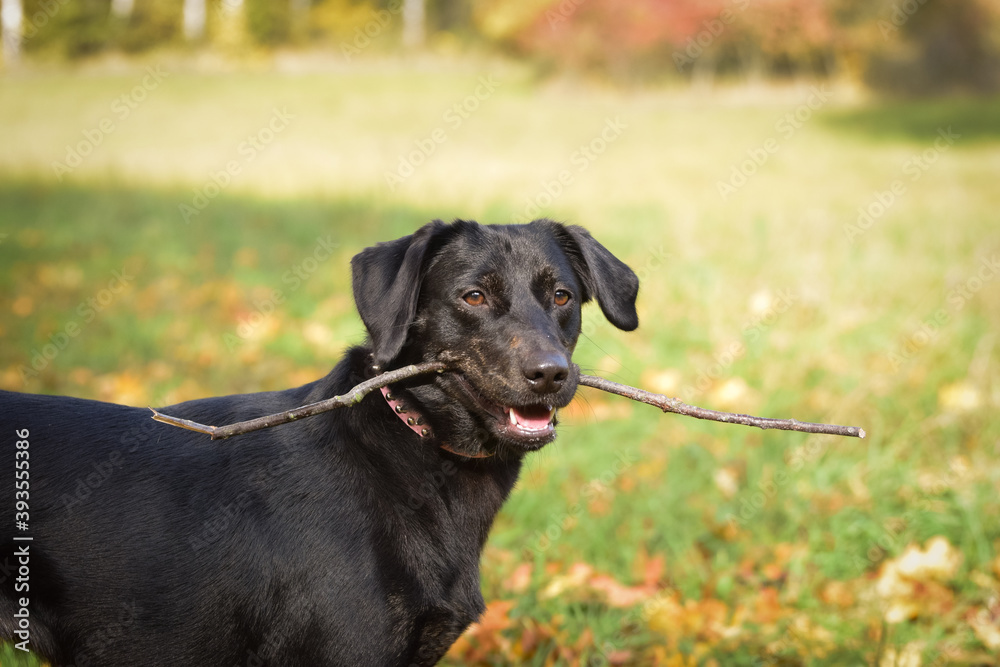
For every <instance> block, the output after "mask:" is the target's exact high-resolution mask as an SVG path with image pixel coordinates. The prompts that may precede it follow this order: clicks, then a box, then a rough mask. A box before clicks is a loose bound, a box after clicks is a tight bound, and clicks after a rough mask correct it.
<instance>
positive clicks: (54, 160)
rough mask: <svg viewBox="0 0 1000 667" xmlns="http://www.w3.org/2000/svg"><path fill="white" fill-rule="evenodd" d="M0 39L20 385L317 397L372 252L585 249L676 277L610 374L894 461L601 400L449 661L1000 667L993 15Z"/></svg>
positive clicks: (145, 30)
mask: <svg viewBox="0 0 1000 667" xmlns="http://www.w3.org/2000/svg"><path fill="white" fill-rule="evenodd" d="M0 16H2V25H3V61H2V63H3V65H2V71H0V339H2V341H3V342H2V344H0V388H3V389H9V390H15V391H29V392H38V393H57V394H69V395H74V396H81V397H88V398H96V399H101V400H110V401H117V402H122V403H127V404H132V405H139V406H145V405H166V404H170V403H174V402H178V401H183V400H188V399H193V398H199V397H204V396H211V395H220V394H227V393H237V392H247V391H260V390H270V389H281V388H286V387H291V386H295V385H298V384H302V383H305V382H308V381H311V380H313V379H315V378H317V377H320V376H321V375H324V374H325V373H326V372H328V370H329V369H330V368H331V367H332V366H333V365H334V364H335V363H336V361H337V360H338V358H339V357H340V355H341V353H342V351H343V350H344V348H345V347H347V346H349V345H352V344H357V343H360V342H362V341H363V339H364V330H363V327H362V325H361V323H360V321H359V319H358V318H357V315H356V314H355V312H354V309H353V303H352V299H351V292H350V284H349V273H348V262H349V260H350V258H351V257H352V256H353V255H354V254H356V253H357V252H359V251H360V250H361V249H362V248H364V247H366V246H368V245H371V244H374V243H376V242H378V241H384V240H389V239H393V238H397V237H399V236H402V235H405V234H408V233H410V232H412V231H413V230H414V229H416V228H417V227H418V226H420V225H421V224H424V223H425V222H427V221H429V220H431V219H434V218H441V219H445V220H450V219H453V218H456V217H462V218H472V219H476V220H479V221H481V222H489V223H509V222H524V221H528V220H530V219H533V218H536V217H543V216H548V217H552V218H554V219H558V220H562V221H566V222H571V223H575V224H581V225H584V226H586V227H587V228H589V229H590V230H591V231H592V232H593V233H594V235H595V236H596V237H597V238H598V239H599V240H600V241H601V242H602V243H604V244H605V245H606V246H607V247H608V248H609V249H611V250H612V251H613V252H614V253H615V254H617V255H618V256H619V257H620V258H622V259H623V260H624V261H626V262H627V263H629V264H630V265H631V266H632V267H633V268H634V269H635V270H636V271H637V273H639V275H640V278H641V281H642V289H641V291H640V298H639V302H640V303H639V308H640V318H641V326H640V329H639V330H638V331H636V332H634V333H629V334H625V333H623V332H620V331H617V330H615V329H614V327H612V326H611V325H609V324H608V323H606V322H605V321H604V320H603V319H602V318H601V317H600V313H599V311H598V312H595V309H593V308H592V307H591V308H587V309H586V310H587V313H586V318H585V326H584V335H583V337H582V338H581V342H580V344H579V347H578V350H577V353H576V356H575V360H576V361H577V362H579V363H580V364H581V366H582V367H583V368H584V369H585V370H586V371H588V372H592V373H596V374H599V375H603V376H605V377H609V378H612V379H615V380H618V381H622V382H627V383H631V384H634V385H638V386H642V387H645V388H648V389H651V390H655V391H659V392H664V393H667V394H671V395H674V396H677V397H679V398H681V399H682V400H684V401H687V402H689V403H694V404H697V405H702V406H704V407H711V408H717V409H723V410H732V411H737V412H749V413H753V414H759V415H762V416H772V417H794V418H796V419H800V420H806V421H824V422H833V423H842V424H851V425H859V426H863V427H864V428H865V429H866V430H867V432H868V434H869V436H868V438H866V439H864V440H851V439H845V438H829V437H809V436H806V435H803V434H792V433H784V432H761V431H757V430H751V429H749V428H742V427H735V426H728V425H724V424H715V423H701V422H696V421H694V420H690V419H686V418H682V417H677V416H671V415H662V414H660V413H658V412H657V411H656V410H655V409H653V408H650V407H648V406H642V405H637V404H632V403H630V402H628V401H626V400H624V399H618V398H616V397H612V396H610V395H606V394H601V393H598V392H594V391H592V390H589V389H581V390H580V392H579V393H578V396H577V399H576V400H575V401H574V403H573V404H572V405H571V406H570V407H569V408H567V409H566V410H564V411H563V413H562V426H561V427H560V437H559V439H558V440H557V441H556V443H554V444H553V445H550V446H548V447H547V448H545V449H544V450H543V451H542V452H540V453H538V454H536V455H533V456H532V457H531V458H530V459H529V461H528V463H527V465H526V468H525V472H524V474H523V476H522V479H521V481H520V483H519V486H518V488H517V490H516V491H515V493H514V494H513V496H512V498H511V500H510V501H509V502H508V504H507V505H506V506H505V508H504V510H503V512H502V513H501V515H500V517H499V518H498V521H497V524H496V526H495V529H494V531H493V533H492V535H491V539H490V542H489V544H488V546H487V549H486V552H485V555H484V560H483V567H482V572H483V589H484V595H485V597H486V599H487V601H488V603H489V610H488V612H487V615H486V617H485V618H484V620H483V622H482V623H481V624H480V625H478V626H474V627H473V628H472V629H471V630H470V631H469V632H468V633H467V634H466V635H465V636H464V637H463V638H462V639H461V640H460V641H459V643H458V644H457V645H456V646H455V647H454V648H453V649H452V651H451V653H450V654H449V658H448V659H447V661H446V663H447V664H452V665H512V664H525V665H671V666H674V665H676V666H688V665H848V664H850V665H857V664H863V665H876V666H878V667H889V666H900V667H917V666H920V665H950V664H962V665H997V664H1000V662H998V658H997V655H998V654H1000V521H998V516H1000V463H998V458H1000V420H998V419H997V418H996V414H997V411H998V408H1000V371H998V350H997V333H998V331H1000V225H998V224H997V220H998V214H997V211H998V210H1000V188H998V187H997V184H998V182H1000V97H998V94H997V93H998V87H1000V3H998V2H997V1H996V0H869V1H863V0H827V1H824V0H718V1H716V0H706V1H700V2H696V1H694V0H636V1H634V2H629V3H613V2H611V1H610V0H561V1H552V0H525V1H522V2H513V1H512V0H406V1H405V2H398V1H396V0H391V1H389V2H376V1H366V0H289V1H288V2H265V1H264V0H222V1H221V2H220V1H217V0H184V1H183V2H180V1H176V0H175V1H168V0H110V1H109V0H19V1H16V2H12V1H11V0H3V2H2V12H0ZM991 415H993V416H992V417H991ZM211 519H212V517H209V516H206V521H207V522H208V521H211ZM206 525H208V524H207V523H206ZM193 557H194V556H193ZM0 576H2V577H6V576H7V574H6V573H2V572H0ZM121 630H122V628H119V627H117V626H116V627H109V629H108V632H117V631H121ZM98 639H99V638H98ZM95 641H96V640H95ZM0 664H3V665H8V664H25V659H24V658H23V656H21V655H20V654H15V652H14V651H13V650H12V649H11V648H10V647H9V646H7V647H2V648H0ZM27 664H36V663H33V662H28V663H27Z"/></svg>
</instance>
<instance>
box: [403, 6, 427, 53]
mask: <svg viewBox="0 0 1000 667" xmlns="http://www.w3.org/2000/svg"><path fill="white" fill-rule="evenodd" d="M424 20H425V11H424V0H403V46H405V47H407V48H415V47H419V46H423V44H424V33H425V29H424Z"/></svg>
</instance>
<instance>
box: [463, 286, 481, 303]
mask: <svg viewBox="0 0 1000 667" xmlns="http://www.w3.org/2000/svg"><path fill="white" fill-rule="evenodd" d="M462 298H463V299H464V300H465V302H466V303H467V304H469V305H470V306H482V305H483V304H485V303H486V295H485V294H483V293H482V292H480V291H479V290H472V291H471V292H469V293H468V294H466V295H465V296H463V297H462Z"/></svg>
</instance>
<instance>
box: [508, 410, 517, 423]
mask: <svg viewBox="0 0 1000 667" xmlns="http://www.w3.org/2000/svg"><path fill="white" fill-rule="evenodd" d="M507 414H508V415H510V425H511V426H517V417H515V416H514V410H513V409H511V410H508V411H507Z"/></svg>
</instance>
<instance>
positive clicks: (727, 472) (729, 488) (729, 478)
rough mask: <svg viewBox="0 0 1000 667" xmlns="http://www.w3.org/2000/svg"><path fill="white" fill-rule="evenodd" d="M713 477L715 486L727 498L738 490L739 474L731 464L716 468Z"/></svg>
mask: <svg viewBox="0 0 1000 667" xmlns="http://www.w3.org/2000/svg"><path fill="white" fill-rule="evenodd" d="M713 479H714V480H715V486H716V488H718V489H719V491H721V492H722V495H723V496H724V497H726V498H727V499H728V498H732V497H733V496H735V495H736V492H737V491H739V490H740V474H739V472H738V471H737V470H736V469H735V468H733V467H731V466H726V467H724V468H719V469H718V470H716V471H715V474H714V475H713Z"/></svg>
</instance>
